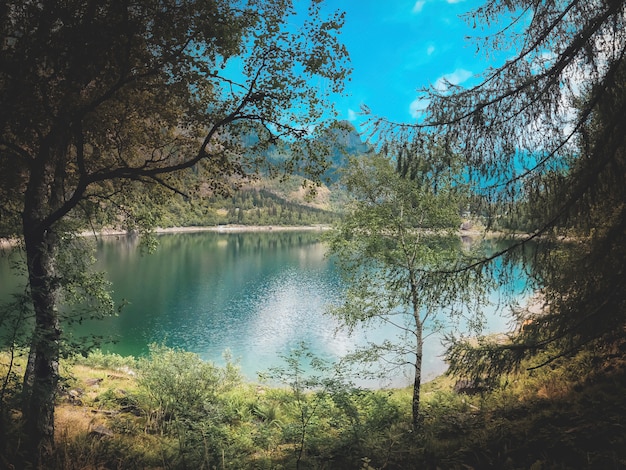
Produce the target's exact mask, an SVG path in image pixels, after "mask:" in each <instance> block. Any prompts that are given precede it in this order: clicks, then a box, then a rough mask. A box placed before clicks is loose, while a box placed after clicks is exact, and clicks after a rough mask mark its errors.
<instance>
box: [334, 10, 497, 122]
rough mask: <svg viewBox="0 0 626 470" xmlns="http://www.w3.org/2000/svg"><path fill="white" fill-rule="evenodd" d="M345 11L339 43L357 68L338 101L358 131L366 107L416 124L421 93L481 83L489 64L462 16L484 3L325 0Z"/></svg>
mask: <svg viewBox="0 0 626 470" xmlns="http://www.w3.org/2000/svg"><path fill="white" fill-rule="evenodd" d="M325 3H326V7H327V8H330V9H340V10H343V11H345V12H346V19H345V25H344V28H343V30H342V33H341V35H340V40H341V41H342V42H343V43H344V44H345V45H346V47H347V49H348V53H349V54H350V58H351V65H352V68H353V72H352V77H351V81H350V82H348V83H347V84H346V93H347V95H348V96H346V97H342V98H339V99H338V100H337V103H336V106H337V111H338V112H339V119H341V120H344V119H345V120H349V121H351V122H353V124H354V125H355V126H357V127H358V123H359V122H360V121H362V117H359V115H358V113H359V112H360V108H361V106H362V105H366V106H368V107H369V108H370V110H371V111H372V113H373V114H374V115H378V116H384V117H386V118H387V119H390V120H392V121H396V122H412V121H415V119H416V117H417V115H418V113H419V107H420V102H419V101H417V99H418V92H417V90H418V89H419V88H422V87H425V86H428V85H436V84H437V83H441V80H442V78H443V77H445V78H447V79H448V80H449V81H451V82H452V83H455V84H459V85H466V86H467V85H469V84H471V83H475V82H476V77H475V76H476V75H477V74H479V73H480V72H482V71H483V70H484V69H485V68H486V67H487V66H488V65H493V64H487V63H486V62H485V61H484V59H483V58H481V57H480V56H479V55H477V54H476V45H475V44H474V43H473V42H472V41H471V40H468V39H467V36H472V35H475V34H477V30H474V29H472V27H471V25H468V24H467V22H466V20H465V19H463V18H461V17H460V16H461V15H463V14H464V13H467V12H469V11H471V10H473V9H474V8H476V7H478V6H480V4H482V3H483V2H482V1H481V0H326V2H325Z"/></svg>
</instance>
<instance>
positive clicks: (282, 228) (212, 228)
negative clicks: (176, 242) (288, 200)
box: [0, 225, 330, 250]
mask: <svg viewBox="0 0 626 470" xmlns="http://www.w3.org/2000/svg"><path fill="white" fill-rule="evenodd" d="M329 229H330V225H207V226H192V227H156V228H155V229H154V230H153V233H192V232H217V233H246V232H304V231H307V232H314V231H317V232H323V231H326V230H329ZM131 233H132V232H129V231H127V230H119V229H102V230H85V231H83V232H80V234H79V235H80V236H81V237H96V238H97V237H111V236H116V237H122V236H126V235H130V234H131ZM19 243H20V239H19V238H0V250H1V249H8V248H13V247H15V246H17V245H19Z"/></svg>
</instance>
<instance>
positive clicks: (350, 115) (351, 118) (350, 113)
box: [348, 109, 357, 121]
mask: <svg viewBox="0 0 626 470" xmlns="http://www.w3.org/2000/svg"><path fill="white" fill-rule="evenodd" d="M356 117H357V116H356V112H354V111H353V110H352V109H348V121H356Z"/></svg>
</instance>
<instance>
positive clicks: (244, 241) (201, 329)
mask: <svg viewBox="0 0 626 470" xmlns="http://www.w3.org/2000/svg"><path fill="white" fill-rule="evenodd" d="M158 239H159V248H158V250H157V251H156V253H154V254H151V255H146V254H142V251H141V249H140V247H139V244H138V239H137V238H133V237H108V238H103V239H100V240H99V241H98V247H97V258H98V260H99V261H98V264H97V269H98V270H101V271H104V272H106V274H107V277H108V279H109V280H110V281H111V282H112V285H113V290H114V298H115V299H116V301H118V302H122V301H127V302H128V305H127V306H126V307H125V308H124V309H123V311H122V313H121V315H119V316H118V317H112V318H107V319H105V320H101V321H97V322H86V323H84V324H83V325H77V326H76V327H74V329H73V333H74V334H75V335H84V334H90V333H97V334H104V335H106V336H108V337H110V338H112V339H115V340H116V342H115V343H109V344H107V345H105V347H104V348H103V349H105V350H108V351H111V352H116V353H119V354H123V355H135V356H138V355H142V354H145V353H146V352H147V348H148V344H150V343H152V342H157V343H165V344H166V345H168V346H174V347H180V348H183V349H186V350H189V351H192V352H195V353H198V354H199V355H200V356H201V357H202V358H204V359H207V360H212V361H216V362H218V363H220V362H222V353H223V352H224V350H226V349H228V350H230V351H231V352H232V355H233V357H235V358H239V359H240V361H241V366H242V370H243V372H244V374H245V375H247V376H248V377H249V378H251V379H255V378H256V372H258V371H262V370H266V369H268V368H269V367H274V366H279V365H282V364H283V361H282V359H281V358H280V356H281V355H287V354H289V352H290V350H291V349H293V348H296V347H297V346H298V345H299V343H300V342H302V341H304V342H306V343H308V344H309V345H310V348H311V350H312V352H314V353H315V354H317V355H319V356H321V357H324V358H327V359H335V358H338V357H340V356H343V355H344V354H346V353H347V352H349V351H351V350H352V349H353V348H354V347H355V346H356V345H364V344H366V343H367V342H368V341H380V340H381V339H384V338H394V337H395V335H396V334H397V331H396V330H395V329H394V328H393V327H391V326H381V327H379V328H376V329H374V330H358V331H356V332H355V334H354V335H353V336H348V334H347V333H346V332H345V331H337V327H338V324H337V321H336V320H335V319H333V318H332V317H330V316H328V315H326V314H325V311H326V309H327V307H328V305H329V304H332V303H335V302H338V301H339V300H340V299H341V295H342V294H341V292H342V289H341V283H340V280H339V277H338V274H337V272H336V270H335V267H334V265H333V263H332V260H328V259H327V258H326V256H325V251H326V250H325V247H324V245H323V244H322V243H320V241H319V234H318V233H310V232H303V233H292V232H274V233H237V234H222V233H206V232H205V233H182V234H167V235H161V236H159V237H158ZM6 263H7V260H6V259H2V258H0V276H1V277H2V279H0V282H1V283H2V284H0V285H3V286H5V285H8V284H7V282H13V281H12V280H11V277H10V276H11V275H10V274H9V273H8V271H7V269H8V268H7V266H6ZM521 277H523V273H520V278H521ZM7 292H8V291H7ZM2 294H4V292H3V293H2ZM0 297H1V296H0ZM492 301H493V304H494V305H492V306H491V307H490V308H491V309H492V310H493V312H491V313H490V314H489V325H488V326H489V328H488V329H489V330H491V331H502V330H505V329H507V328H508V326H507V324H506V322H507V319H506V317H502V316H500V315H499V314H498V313H496V312H495V307H496V303H497V301H498V299H497V298H496V297H493V299H492ZM442 352H443V348H442V346H441V344H440V341H439V339H438V338H437V337H431V338H429V339H428V340H427V342H426V344H425V350H424V363H423V377H424V378H425V379H429V378H432V377H434V376H435V375H437V374H439V373H441V372H442V371H443V370H444V368H445V364H444V363H443V361H442V359H441V353H442ZM407 374H408V375H407V376H406V377H405V376H404V375H403V374H402V373H399V374H397V376H396V377H395V380H392V382H391V383H392V384H393V385H405V384H408V383H410V381H411V378H410V370H408V371H407Z"/></svg>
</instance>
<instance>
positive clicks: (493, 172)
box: [372, 0, 626, 373]
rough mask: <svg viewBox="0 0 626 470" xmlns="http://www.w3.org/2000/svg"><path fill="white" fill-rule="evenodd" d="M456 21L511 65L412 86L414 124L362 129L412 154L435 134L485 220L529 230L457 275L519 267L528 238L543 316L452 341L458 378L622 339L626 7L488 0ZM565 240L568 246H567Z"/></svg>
mask: <svg viewBox="0 0 626 470" xmlns="http://www.w3.org/2000/svg"><path fill="white" fill-rule="evenodd" d="M467 19H468V21H471V22H473V23H474V24H475V25H477V26H478V27H480V26H482V27H484V28H485V30H489V31H488V33H487V35H486V37H485V38H482V39H476V45H477V49H478V50H479V51H484V52H483V53H484V54H486V55H489V56H490V57H497V56H498V53H499V52H501V51H502V52H505V53H506V54H507V55H508V56H509V57H510V58H509V59H508V60H507V61H506V62H505V63H504V64H503V65H501V66H498V67H494V68H490V69H488V70H487V71H486V72H485V73H484V74H483V75H482V76H481V77H479V83H478V85H476V86H473V87H471V88H468V89H462V88H459V87H455V86H452V85H449V86H448V87H447V88H445V89H443V90H442V89H440V88H439V89H438V88H435V87H433V88H429V89H425V90H422V91H423V96H422V97H423V99H424V100H425V101H427V102H428V103H429V104H428V107H427V108H426V110H425V112H424V114H423V115H422V116H421V117H420V118H419V120H418V122H416V123H412V124H405V125H394V124H392V123H388V122H386V121H385V120H384V119H373V120H372V124H373V125H374V129H375V130H376V132H378V133H379V136H380V137H382V138H383V140H387V141H389V142H392V143H393V144H394V145H396V146H398V145H408V146H419V145H420V142H422V141H423V139H424V137H425V136H426V135H429V134H433V133H434V134H437V135H438V136H440V137H441V141H442V142H444V144H445V146H447V147H449V148H451V149H453V150H454V151H455V152H456V153H458V154H459V155H461V157H462V158H463V159H464V161H465V164H466V165H467V168H468V171H467V173H468V177H469V178H470V181H471V182H472V184H473V186H474V192H475V194H477V195H479V196H480V197H481V198H482V200H483V207H482V210H484V211H485V213H486V215H487V220H489V221H496V220H501V219H503V218H505V217H506V218H507V219H508V220H509V223H512V224H513V225H515V223H516V221H517V224H518V225H522V224H523V226H524V228H525V229H530V234H529V235H528V236H526V237H525V238H524V239H521V240H519V241H518V242H517V243H515V244H513V246H510V247H509V248H507V249H505V250H503V251H501V252H500V253H496V255H495V256H492V257H489V258H486V259H483V260H482V261H480V262H477V263H472V264H471V265H470V266H466V267H462V268H459V269H479V270H480V269H484V268H485V267H486V266H488V265H489V264H491V263H493V262H494V259H496V258H503V259H505V261H516V260H519V259H520V258H523V257H525V256H526V255H527V254H528V253H529V250H527V249H526V247H527V245H528V242H529V241H531V240H533V241H536V242H538V246H539V249H538V250H539V251H538V252H537V253H535V254H533V256H532V264H531V263H528V266H529V268H531V266H532V268H531V269H533V272H534V274H535V276H536V279H537V281H538V285H539V286H542V287H543V289H542V292H543V294H544V296H545V299H546V302H547V304H548V306H549V313H548V314H545V315H542V316H539V317H537V318H534V319H533V320H532V323H531V324H530V325H529V327H527V328H525V329H524V330H523V332H522V334H521V335H520V336H519V337H518V338H516V339H515V340H514V341H513V343H512V344H509V345H496V344H490V343H484V344H482V345H481V347H479V348H477V349H476V348H473V347H471V346H470V345H469V344H467V343H463V344H458V345H456V346H455V347H454V348H453V349H452V350H451V352H450V357H449V359H450V360H451V361H452V366H453V368H456V369H458V370H465V371H467V370H468V369H471V370H473V372H474V373H479V372H480V373H486V372H488V371H490V370H491V371H501V370H509V369H511V368H514V367H516V366H517V365H518V364H519V362H520V361H521V360H522V359H524V358H527V357H528V356H529V355H533V354H534V353H536V352H538V351H541V350H546V349H550V350H551V353H550V355H549V359H548V361H549V360H551V359H554V358H556V357H560V356H562V355H566V354H570V353H573V352H575V351H578V350H580V348H583V347H589V346H593V347H594V348H596V349H597V348H598V346H601V345H603V344H605V343H606V342H607V341H610V340H612V339H613V338H615V336H616V335H617V336H619V335H622V333H623V328H624V323H625V320H626V318H625V313H626V310H625V307H624V306H625V305H626V302H625V301H626V298H625V297H624V295H626V294H625V293H624V292H625V291H624V289H623V286H624V282H625V281H626V279H625V277H624V276H625V274H624V273H625V272H626V270H625V269H624V267H625V264H626V256H625V255H626V252H625V251H624V242H625V239H624V227H626V225H625V220H626V199H625V196H626V193H625V192H624V184H623V177H624V174H625V172H624V165H625V161H624V152H625V149H626V121H625V120H624V119H623V116H624V112H625V106H626V99H625V95H624V84H625V83H626V82H625V80H624V79H625V78H626V77H625V74H624V70H625V69H624V67H625V65H624V58H625V54H626V35H624V34H623V31H624V26H625V20H626V6H625V4H624V2H623V1H611V0H601V1H598V2H585V1H582V0H572V1H569V2H542V1H527V0H513V1H500V0H494V1H488V2H486V3H485V4H484V6H482V7H480V8H478V9H476V10H475V11H473V12H471V13H469V14H468V16H467ZM494 27H497V28H496V29H497V30H496V32H493V28H494ZM511 51H513V55H511ZM563 236H569V237H573V238H574V239H575V242H573V243H572V245H568V244H564V243H563V241H562V237H563ZM504 281H505V279H504V278H502V279H501V282H504ZM486 358H487V359H491V360H485V359H486ZM541 362H544V361H541ZM536 365H537V366H539V365H541V363H538V364H536Z"/></svg>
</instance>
